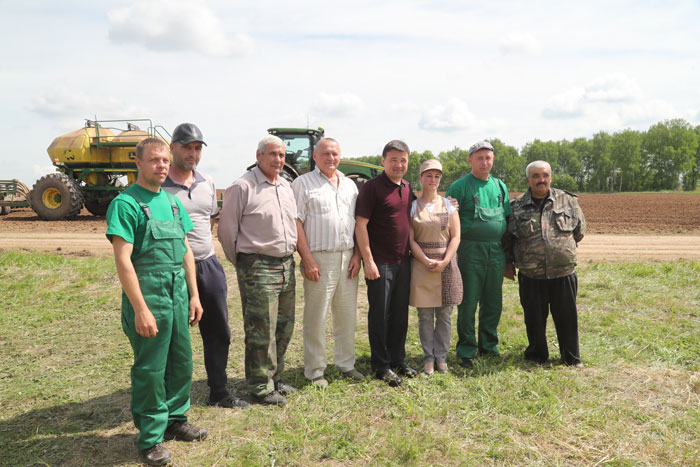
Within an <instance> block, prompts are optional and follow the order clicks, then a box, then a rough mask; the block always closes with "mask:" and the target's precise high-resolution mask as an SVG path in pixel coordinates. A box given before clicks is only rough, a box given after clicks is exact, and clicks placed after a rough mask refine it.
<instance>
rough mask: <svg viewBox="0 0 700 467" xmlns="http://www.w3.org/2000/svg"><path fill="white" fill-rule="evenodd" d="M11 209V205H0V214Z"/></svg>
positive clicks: (5, 213)
mask: <svg viewBox="0 0 700 467" xmlns="http://www.w3.org/2000/svg"><path fill="white" fill-rule="evenodd" d="M10 211H12V206H0V216H6V215H8V214H9V213H10Z"/></svg>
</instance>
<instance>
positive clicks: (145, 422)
mask: <svg viewBox="0 0 700 467" xmlns="http://www.w3.org/2000/svg"><path fill="white" fill-rule="evenodd" d="M135 162H136V167H137V168H138V171H139V172H138V177H137V179H136V183H135V184H133V185H131V186H129V188H127V189H126V190H125V191H124V192H123V193H121V194H120V195H119V196H117V197H116V198H115V199H114V200H113V201H112V203H111V204H110V206H109V209H108V211H107V233H106V234H107V238H108V239H109V240H110V241H111V242H112V247H113V249H114V261H115V263H116V266H117V274H118V275H119V281H120V282H121V285H122V289H123V292H122V328H123V330H124V333H125V334H126V335H127V337H128V338H129V342H130V343H131V347H132V349H133V350H134V364H133V366H132V367H131V413H132V415H133V417H134V425H136V428H137V429H138V430H139V434H138V437H137V439H136V444H137V447H138V449H139V453H140V455H141V459H142V460H143V461H144V462H145V463H147V464H149V465H165V464H167V463H168V462H169V461H170V452H169V451H168V449H167V448H166V447H165V446H163V444H162V441H163V439H179V440H182V441H194V440H202V439H204V438H206V436H207V434H208V431H207V430H206V429H203V428H198V427H195V426H193V425H190V424H189V423H187V417H186V416H185V412H187V410H188V409H189V407H190V386H191V384H192V348H191V346H190V332H189V329H188V327H187V325H188V323H189V324H190V325H195V324H197V323H198V322H199V320H200V319H201V317H202V305H201V304H200V302H199V294H198V291H197V281H196V278H195V267H194V256H193V254H192V250H191V249H190V246H189V243H188V242H187V238H186V236H185V235H186V234H187V232H189V231H190V230H191V229H192V227H193V225H192V221H191V220H190V218H189V216H188V215H187V211H185V208H184V207H183V206H182V204H181V203H180V201H179V200H177V199H176V198H175V197H174V196H172V195H171V194H169V193H167V192H165V191H164V190H161V188H160V185H161V184H162V183H163V181H165V178H166V177H167V175H168V168H169V167H170V151H169V148H168V145H167V144H166V143H165V141H163V140H161V139H158V138H146V139H144V140H143V141H141V142H140V143H139V144H138V145H137V146H136V159H135Z"/></svg>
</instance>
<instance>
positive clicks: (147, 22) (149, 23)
mask: <svg viewBox="0 0 700 467" xmlns="http://www.w3.org/2000/svg"><path fill="white" fill-rule="evenodd" d="M108 16H109V37H110V39H111V40H112V41H114V42H124V43H136V44H141V45H143V46H145V47H146V48H149V49H153V50H164V51H175V50H190V51H195V52H200V53H202V54H205V55H212V56H229V55H245V54H248V53H251V52H252V49H253V39H252V38H251V37H250V36H249V35H247V34H245V33H237V34H235V35H234V36H233V37H232V38H228V37H227V35H226V32H225V30H224V28H223V25H222V23H221V21H220V20H219V18H218V17H217V16H216V15H215V14H214V12H213V11H212V10H211V9H210V8H209V6H208V5H207V4H206V2H205V1H203V0H149V1H139V2H135V3H133V4H132V5H129V6H126V7H121V8H114V9H112V10H110V11H109V13H108Z"/></svg>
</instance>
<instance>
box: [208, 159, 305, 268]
mask: <svg viewBox="0 0 700 467" xmlns="http://www.w3.org/2000/svg"><path fill="white" fill-rule="evenodd" d="M296 218H297V206H296V202H295V201H294V193H293V192H292V187H291V186H290V185H289V182H288V181H287V180H285V179H284V178H282V177H279V176H278V177H277V182H276V183H272V182H270V181H269V180H268V179H267V177H266V176H265V174H264V173H262V171H261V170H260V169H259V168H258V167H257V166H256V167H255V168H254V169H253V170H250V171H248V172H246V173H245V174H243V176H242V177H241V178H239V179H238V180H236V181H235V182H233V184H232V185H231V186H230V187H228V189H226V193H225V194H224V204H223V206H222V207H221V218H220V219H219V241H220V242H221V246H222V247H223V249H224V253H226V258H228V260H229V261H231V262H232V263H233V264H236V253H258V254H263V255H267V256H274V257H277V258H283V257H285V256H289V255H291V254H292V253H294V251H295V250H296V244H297V224H296Z"/></svg>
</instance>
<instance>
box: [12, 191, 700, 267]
mask: <svg viewBox="0 0 700 467" xmlns="http://www.w3.org/2000/svg"><path fill="white" fill-rule="evenodd" d="M579 202H580V204H581V208H582V209H583V212H584V214H585V215H586V220H587V223H588V232H587V236H586V238H585V239H584V240H583V241H582V242H581V244H580V250H579V254H580V256H581V259H582V260H584V261H587V260H591V261H593V260H596V261H597V260H609V261H625V260H677V259H696V260H700V195H699V194H687V193H639V194H626V193H623V194H582V195H581V196H580V197H579ZM105 229H106V225H105V221H104V218H99V217H95V216H92V215H91V214H90V213H89V212H87V211H86V210H83V212H82V213H81V214H80V215H79V216H77V217H76V218H75V219H73V220H70V221H53V222H47V221H42V220H39V219H38V218H37V216H36V215H35V214H34V212H33V211H31V210H30V209H16V210H13V211H12V212H11V213H10V214H8V215H7V216H2V217H0V249H31V250H41V251H53V252H59V253H62V254H70V255H86V256H87V255H109V254H111V251H112V250H111V246H110V244H109V242H107V240H106V239H105V237H104V232H105ZM216 243H217V248H219V246H218V242H216ZM219 253H220V254H221V256H222V257H223V254H222V252H221V251H220V250H219Z"/></svg>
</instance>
